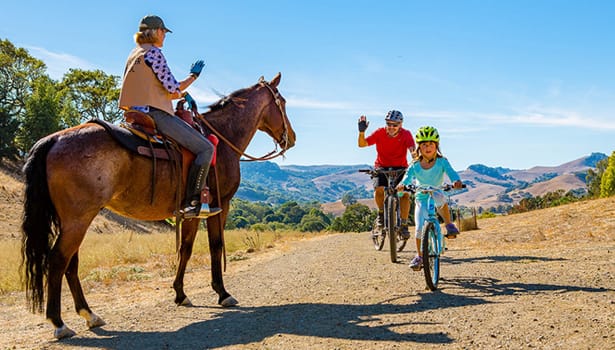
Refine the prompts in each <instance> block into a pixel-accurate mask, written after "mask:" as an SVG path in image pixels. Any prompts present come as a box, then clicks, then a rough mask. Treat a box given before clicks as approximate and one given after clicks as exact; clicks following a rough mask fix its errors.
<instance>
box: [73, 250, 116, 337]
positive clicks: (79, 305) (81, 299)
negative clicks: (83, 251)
mask: <svg viewBox="0 0 615 350" xmlns="http://www.w3.org/2000/svg"><path fill="white" fill-rule="evenodd" d="M65 276H66V281H67V282H68V286H69V288H70V292H71V294H72V295H73V300H74V302H75V311H77V313H78V314H79V315H80V316H81V317H83V318H84V319H85V322H86V325H87V326H88V328H95V327H100V326H104V325H105V324H106V323H105V321H104V320H103V319H102V318H100V317H99V316H98V315H96V314H95V313H93V312H92V310H90V307H89V306H88V302H87V301H86V300H85V295H84V294H83V288H82V287H81V281H80V280H79V251H77V252H76V253H75V255H73V257H72V259H70V262H69V263H68V269H67V270H66V273H65Z"/></svg>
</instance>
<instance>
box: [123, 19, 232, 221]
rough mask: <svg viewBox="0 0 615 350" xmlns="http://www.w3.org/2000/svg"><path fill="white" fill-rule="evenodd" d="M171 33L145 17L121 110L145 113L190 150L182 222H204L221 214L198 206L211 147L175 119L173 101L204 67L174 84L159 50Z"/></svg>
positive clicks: (130, 61) (128, 68)
mask: <svg viewBox="0 0 615 350" xmlns="http://www.w3.org/2000/svg"><path fill="white" fill-rule="evenodd" d="M170 32H171V31H170V30H169V29H168V28H167V27H166V26H165V25H164V22H163V21H162V19H161V18H160V17H158V16H145V17H143V19H141V23H140V24H139V31H138V32H137V33H136V34H135V42H136V43H137V47H135V48H134V49H133V50H132V52H131V53H130V55H129V56H128V61H127V62H126V69H125V70H124V80H123V82H122V90H121V92H120V103H119V104H120V108H122V109H124V110H136V111H140V112H144V113H147V114H148V115H150V116H151V117H152V118H153V119H154V121H155V122H156V127H157V128H158V130H159V131H160V132H161V133H162V134H164V135H165V136H168V137H170V138H171V139H173V140H174V141H175V142H177V143H179V144H180V145H182V146H183V147H185V148H187V149H188V150H190V151H191V152H192V153H194V155H195V156H196V157H195V159H194V161H193V162H192V165H191V166H190V170H189V171H188V182H187V185H186V196H185V199H184V204H183V205H182V208H183V209H182V210H181V211H180V213H182V214H183V216H184V218H193V217H198V218H207V217H208V216H211V215H216V214H218V213H219V212H220V208H209V204H208V203H201V197H202V196H201V192H202V191H203V186H204V185H205V179H207V173H208V172H209V165H210V164H211V159H212V156H213V152H214V146H213V145H212V144H211V142H209V140H207V139H206V138H205V137H204V136H203V135H201V134H200V133H199V132H197V131H196V130H195V129H193V128H192V127H191V126H190V125H188V124H186V123H185V122H184V121H183V120H181V119H180V118H177V117H175V116H174V111H173V105H172V103H171V102H172V100H173V99H178V98H181V97H182V96H183V95H184V94H183V92H182V91H184V90H186V89H187V88H188V86H190V85H191V84H192V83H193V82H194V81H195V80H196V79H197V78H198V77H199V75H200V74H201V70H202V69H203V66H204V65H205V64H204V63H203V61H201V60H199V61H196V62H195V63H194V64H192V67H191V68H190V75H189V76H188V78H186V79H184V80H183V81H181V82H178V81H177V80H175V77H174V76H173V74H171V70H170V69H169V67H168V66H167V61H166V59H165V57H164V55H163V54H162V51H161V50H160V48H161V47H162V46H163V44H164V39H165V38H166V33H170Z"/></svg>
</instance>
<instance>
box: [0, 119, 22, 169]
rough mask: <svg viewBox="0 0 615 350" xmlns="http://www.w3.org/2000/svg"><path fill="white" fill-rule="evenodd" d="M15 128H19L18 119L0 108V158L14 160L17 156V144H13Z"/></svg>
mask: <svg viewBox="0 0 615 350" xmlns="http://www.w3.org/2000/svg"><path fill="white" fill-rule="evenodd" d="M17 129H19V120H17V118H13V117H11V116H10V114H9V113H8V112H7V111H4V110H2V109H0V160H2V159H4V158H6V159H13V160H14V159H15V158H16V157H17V154H18V152H17V145H16V144H15V134H16V133H17Z"/></svg>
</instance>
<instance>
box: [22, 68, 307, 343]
mask: <svg viewBox="0 0 615 350" xmlns="http://www.w3.org/2000/svg"><path fill="white" fill-rule="evenodd" d="M280 79H281V74H280V73H278V74H277V75H276V76H275V77H274V78H273V79H272V80H271V81H270V82H267V81H266V80H264V79H263V78H262V77H261V79H260V80H259V82H258V83H257V84H255V85H253V86H251V87H248V88H244V89H240V90H237V91H235V92H233V93H232V94H230V95H229V96H227V97H225V98H222V99H220V100H219V101H218V102H216V103H214V104H212V105H210V106H209V110H208V111H207V112H206V113H204V114H203V115H202V118H200V119H202V120H203V121H206V122H207V124H208V127H209V128H211V130H212V132H213V133H214V134H216V135H217V136H218V137H219V138H221V139H222V141H223V142H220V143H219V144H218V146H217V149H216V164H215V166H214V167H212V168H213V169H214V170H213V171H210V174H209V176H208V179H207V184H208V186H209V188H210V190H211V199H212V201H213V202H214V203H216V204H217V205H218V206H219V207H220V208H221V209H222V212H221V213H220V214H218V215H216V216H212V217H209V218H207V219H204V220H207V233H208V240H209V248H210V255H211V278H212V282H211V286H212V288H213V290H214V291H215V292H216V293H217V294H218V304H219V305H221V306H223V307H228V306H234V305H236V304H237V303H238V301H237V300H236V299H235V298H233V297H232V296H231V295H230V294H229V293H228V292H227V291H226V289H225V288H224V283H223V278H222V260H223V259H222V258H223V252H224V235H223V228H224V225H225V223H226V218H227V215H228V211H229V204H230V200H231V198H232V197H233V195H234V194H235V192H236V191H237V189H238V187H239V183H240V179H241V175H240V167H239V163H240V160H241V157H242V156H245V150H246V148H247V147H248V145H249V143H250V141H251V140H252V138H253V136H254V135H255V133H256V132H257V130H260V131H263V132H265V133H267V134H268V135H269V136H270V137H271V138H273V139H274V140H275V142H276V150H277V147H278V146H280V147H281V151H280V152H278V155H280V154H283V153H284V152H285V151H286V150H288V149H289V148H291V147H293V146H294V144H295V138H296V136H295V132H294V130H293V128H292V126H291V124H290V121H289V119H288V116H287V114H286V100H285V99H284V98H283V97H282V96H281V95H280V93H279V91H278V89H277V86H278V84H279V82H280ZM274 152H275V151H274ZM274 152H272V153H274ZM266 159H270V158H266ZM156 161H157V163H156V164H153V162H152V160H151V159H149V158H147V157H144V156H141V155H138V154H136V153H134V152H131V151H128V150H127V149H125V148H123V147H122V146H120V145H119V144H118V143H117V142H116V141H115V140H114V139H112V138H111V137H110V136H109V134H108V133H107V132H106V131H105V129H104V128H103V127H102V126H100V125H98V124H96V123H85V124H81V125H78V126H75V127H72V128H68V129H65V130H61V131H58V132H56V133H53V134H51V135H48V136H46V137H44V138H42V139H40V140H39V141H38V142H37V143H36V144H35V145H34V146H33V147H32V149H31V151H30V152H29V154H28V157H27V160H26V163H25V165H24V173H25V179H26V181H25V182H26V183H25V199H24V214H23V220H22V232H23V234H22V247H21V252H22V268H23V270H24V271H23V272H24V277H25V278H24V281H25V289H26V299H27V301H28V304H29V306H30V308H31V311H32V312H33V313H42V312H43V299H44V285H45V281H46V284H47V288H46V289H47V303H46V317H47V319H48V320H49V321H50V322H51V323H52V325H53V327H55V328H54V336H55V337H56V338H58V339H61V338H66V337H71V336H73V335H75V334H76V333H75V332H74V331H72V330H71V329H70V328H68V327H67V326H66V325H65V323H64V321H63V320H62V317H61V312H60V311H61V307H60V303H61V300H60V299H61V288H62V277H63V276H65V277H66V281H67V282H68V286H69V289H70V291H71V294H72V296H73V301H74V304H75V310H76V312H77V313H78V314H79V315H80V316H82V317H83V318H84V319H85V320H86V325H87V326H88V327H89V328H95V327H99V326H102V325H104V324H105V321H104V320H103V319H102V318H101V317H99V316H98V315H96V314H95V313H93V312H92V310H91V309H90V307H89V306H88V303H87V301H86V298H85V295H84V292H83V289H82V287H81V282H80V280H79V275H78V268H79V246H80V245H81V242H82V241H83V239H84V236H85V234H86V231H87V229H88V227H89V226H90V224H91V222H92V220H93V219H94V217H96V215H97V214H98V213H99V211H100V210H101V209H102V208H107V209H109V210H111V211H113V212H115V213H117V214H120V215H122V216H125V217H129V218H134V219H138V220H146V221H147V220H151V221H154V220H156V221H157V220H163V219H165V218H169V217H172V216H173V212H174V210H175V209H176V204H177V198H176V193H177V189H178V184H181V179H180V178H178V176H177V169H176V168H174V166H176V164H174V162H173V161H170V160H156ZM174 174H175V176H174ZM152 182H154V184H152ZM180 188H181V187H180ZM154 189H155V190H154ZM152 192H154V193H152ZM180 193H184V191H183V190H181V192H180ZM150 197H151V198H150ZM200 221H201V220H200V219H198V218H194V219H189V220H185V221H183V222H182V223H181V225H182V226H181V229H180V232H181V233H180V234H179V237H177V239H178V246H179V247H178V257H179V264H178V267H177V272H176V276H175V280H174V281H173V288H174V290H175V300H174V301H175V303H176V304H177V305H191V302H190V300H189V299H188V297H187V295H186V294H185V293H184V288H183V287H184V273H185V271H186V265H187V264H188V260H189V259H190V256H191V254H192V248H193V243H194V240H195V237H196V234H197V231H198V228H199V224H200Z"/></svg>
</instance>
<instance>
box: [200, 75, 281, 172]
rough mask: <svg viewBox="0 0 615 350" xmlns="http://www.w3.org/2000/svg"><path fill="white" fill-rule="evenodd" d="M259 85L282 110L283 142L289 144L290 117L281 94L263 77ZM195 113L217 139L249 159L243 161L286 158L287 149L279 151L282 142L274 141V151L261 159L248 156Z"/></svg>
mask: <svg viewBox="0 0 615 350" xmlns="http://www.w3.org/2000/svg"><path fill="white" fill-rule="evenodd" d="M258 84H259V85H260V86H261V87H266V88H267V89H268V90H269V92H271V95H272V96H273V100H274V102H275V104H276V106H278V109H279V110H280V115H281V116H282V122H283V125H284V132H283V134H282V140H284V141H285V144H288V125H287V124H288V123H287V120H288V116H287V115H286V111H284V109H283V108H282V101H281V100H280V93H279V92H278V93H276V92H275V91H273V88H272V87H271V86H269V83H267V81H266V80H265V79H264V78H263V77H261V78H260V79H259V81H258ZM193 113H194V116H195V117H196V118H198V119H199V120H200V121H202V122H203V124H205V125H206V126H207V127H208V128H209V129H210V130H211V131H212V132H213V133H214V134H215V135H216V136H217V137H219V138H220V139H221V140H222V141H224V142H225V143H226V144H227V145H228V146H229V147H230V148H231V149H232V150H233V151H235V152H236V153H237V154H239V155H240V156H244V157H246V158H248V159H241V161H247V162H252V161H261V160H270V159H274V158H277V157H280V156H284V153H285V152H286V149H282V150H280V151H278V144H279V143H280V142H278V141H277V140H275V139H274V141H276V145H275V149H274V150H273V151H271V152H269V153H267V154H265V155H264V156H261V157H254V156H251V155H249V154H247V153H246V152H244V151H242V150H241V149H239V147H237V146H235V145H234V144H233V143H232V142H231V141H230V140H229V139H227V138H226V137H225V136H224V135H222V134H221V133H220V132H219V131H218V130H217V129H216V128H214V126H213V125H211V123H210V122H209V121H208V120H207V119H205V118H203V116H202V115H201V114H200V113H199V112H198V111H197V110H196V108H195V109H193Z"/></svg>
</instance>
